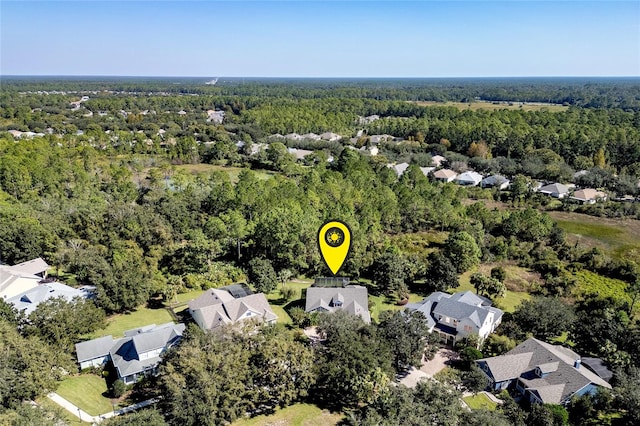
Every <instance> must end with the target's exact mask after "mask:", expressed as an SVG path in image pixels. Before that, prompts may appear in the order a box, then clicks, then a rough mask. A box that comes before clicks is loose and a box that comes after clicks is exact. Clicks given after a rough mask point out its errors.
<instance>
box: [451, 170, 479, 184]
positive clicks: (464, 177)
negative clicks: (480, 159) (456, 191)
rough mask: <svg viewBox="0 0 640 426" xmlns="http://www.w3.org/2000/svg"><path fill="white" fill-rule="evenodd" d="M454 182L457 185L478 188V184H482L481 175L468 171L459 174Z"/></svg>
mask: <svg viewBox="0 0 640 426" xmlns="http://www.w3.org/2000/svg"><path fill="white" fill-rule="evenodd" d="M455 180H456V182H457V183H458V185H464V186H478V184H479V183H480V182H482V175H481V174H480V173H477V172H474V171H469V172H464V173H461V174H459V175H458V176H456V179H455Z"/></svg>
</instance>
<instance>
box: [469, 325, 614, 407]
mask: <svg viewBox="0 0 640 426" xmlns="http://www.w3.org/2000/svg"><path fill="white" fill-rule="evenodd" d="M476 362H477V364H478V366H479V367H480V369H481V370H482V371H483V372H484V373H485V374H486V375H487V377H489V383H490V384H489V388H491V389H493V390H501V389H515V390H516V391H517V392H518V393H520V394H522V395H523V396H524V397H525V398H527V399H528V400H529V401H530V402H535V403H541V404H562V405H566V404H568V403H569V402H570V401H571V398H573V397H574V396H581V395H586V394H592V393H594V392H596V390H597V389H598V387H604V388H607V389H611V385H610V384H609V383H607V382H606V381H605V380H604V379H603V378H601V377H600V376H598V375H597V374H595V373H593V372H592V371H591V370H589V369H588V368H585V367H583V366H582V365H581V359H580V355H578V354H577V353H575V352H574V351H572V350H571V349H569V348H565V347H563V346H560V345H551V344H549V343H546V342H543V341H540V340H538V339H535V338H533V337H532V338H530V339H527V340H525V341H524V342H523V343H521V344H519V345H518V346H516V347H515V348H514V349H512V350H510V351H509V352H507V353H505V354H504V355H500V356H496V357H492V358H484V359H480V360H478V361H476Z"/></svg>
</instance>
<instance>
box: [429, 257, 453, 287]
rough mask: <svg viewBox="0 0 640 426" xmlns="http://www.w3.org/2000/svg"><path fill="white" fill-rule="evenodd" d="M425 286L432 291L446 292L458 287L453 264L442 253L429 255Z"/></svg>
mask: <svg viewBox="0 0 640 426" xmlns="http://www.w3.org/2000/svg"><path fill="white" fill-rule="evenodd" d="M426 280H427V285H428V287H429V288H430V290H432V291H446V290H448V289H450V288H455V287H457V286H458V274H457V271H456V267H455V266H454V265H453V263H452V262H451V261H450V260H449V259H448V258H447V257H446V256H445V255H443V254H442V253H440V252H434V253H432V254H430V255H429V266H428V267H427V271H426Z"/></svg>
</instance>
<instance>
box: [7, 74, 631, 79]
mask: <svg viewBox="0 0 640 426" xmlns="http://www.w3.org/2000/svg"><path fill="white" fill-rule="evenodd" d="M4 77H92V78H105V77H107V78H108V77H115V78H203V79H221V78H251V79H343V80H344V79H372V80H373V79H454V78H457V79H460V78H478V79H480V78H640V75H493V76H477V75H476V76H474V75H466V76H465V75H459V76H295V75H289V76H259V75H223V76H206V75H142V74H130V75H128V74H0V78H4Z"/></svg>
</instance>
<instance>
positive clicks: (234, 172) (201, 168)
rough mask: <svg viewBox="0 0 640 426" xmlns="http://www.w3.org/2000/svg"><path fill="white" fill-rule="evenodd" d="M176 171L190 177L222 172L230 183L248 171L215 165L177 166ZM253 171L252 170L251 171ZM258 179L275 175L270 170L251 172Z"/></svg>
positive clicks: (236, 180) (241, 168)
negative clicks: (185, 173)
mask: <svg viewBox="0 0 640 426" xmlns="http://www.w3.org/2000/svg"><path fill="white" fill-rule="evenodd" d="M175 167H176V170H184V171H186V172H188V173H190V174H192V175H197V174H200V173H204V174H209V173H212V172H216V171H222V172H225V173H227V174H228V175H229V178H230V179H231V182H233V183H236V182H238V176H239V175H240V173H241V172H242V171H243V170H249V169H248V168H243V167H232V166H220V165H216V164H205V163H200V164H181V165H179V166H175ZM252 170H253V169H252ZM253 171H254V172H255V173H256V175H257V176H258V179H269V178H272V177H273V176H275V175H276V174H277V173H276V172H273V171H270V170H253Z"/></svg>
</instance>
